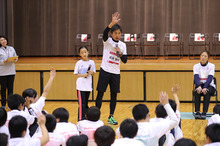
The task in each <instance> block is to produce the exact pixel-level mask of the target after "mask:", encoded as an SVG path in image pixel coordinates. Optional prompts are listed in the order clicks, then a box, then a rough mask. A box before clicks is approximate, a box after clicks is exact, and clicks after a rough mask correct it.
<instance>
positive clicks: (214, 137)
mask: <svg viewBox="0 0 220 146" xmlns="http://www.w3.org/2000/svg"><path fill="white" fill-rule="evenodd" d="M205 134H206V136H207V137H209V139H210V140H211V141H212V142H220V124H211V125H209V126H207V127H206V129H205Z"/></svg>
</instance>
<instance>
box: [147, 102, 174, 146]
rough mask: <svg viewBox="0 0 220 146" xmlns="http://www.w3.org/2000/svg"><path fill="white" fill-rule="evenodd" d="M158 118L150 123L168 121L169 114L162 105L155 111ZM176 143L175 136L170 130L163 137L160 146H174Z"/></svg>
mask: <svg viewBox="0 0 220 146" xmlns="http://www.w3.org/2000/svg"><path fill="white" fill-rule="evenodd" d="M155 114H156V117H155V118H152V119H150V122H157V123H158V122H163V121H166V120H168V118H167V112H166V110H165V108H164V107H163V105H162V104H158V105H157V107H156V110H155ZM174 143H175V139H174V136H173V135H172V134H171V133H170V130H169V131H168V132H167V133H165V134H164V135H163V136H161V137H160V139H159V146H163V145H164V146H173V144H174Z"/></svg>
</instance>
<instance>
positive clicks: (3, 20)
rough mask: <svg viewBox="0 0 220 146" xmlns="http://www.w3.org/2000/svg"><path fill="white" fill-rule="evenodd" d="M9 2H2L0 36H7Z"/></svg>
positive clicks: (0, 6)
mask: <svg viewBox="0 0 220 146" xmlns="http://www.w3.org/2000/svg"><path fill="white" fill-rule="evenodd" d="M6 6H7V2H6V0H0V35H4V36H7V7H6Z"/></svg>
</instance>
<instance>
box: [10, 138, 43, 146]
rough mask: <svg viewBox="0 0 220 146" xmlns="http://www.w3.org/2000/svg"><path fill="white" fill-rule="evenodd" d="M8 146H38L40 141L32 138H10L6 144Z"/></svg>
mask: <svg viewBox="0 0 220 146" xmlns="http://www.w3.org/2000/svg"><path fill="white" fill-rule="evenodd" d="M8 144H9V146H30V145H31V146H40V145H41V142H40V139H34V138H22V137H21V138H11V139H9V142H8Z"/></svg>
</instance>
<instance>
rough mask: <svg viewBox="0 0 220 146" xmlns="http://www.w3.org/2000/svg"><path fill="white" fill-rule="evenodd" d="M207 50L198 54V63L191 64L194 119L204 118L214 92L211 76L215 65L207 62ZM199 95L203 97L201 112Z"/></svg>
mask: <svg viewBox="0 0 220 146" xmlns="http://www.w3.org/2000/svg"><path fill="white" fill-rule="evenodd" d="M209 56H210V54H209V52H208V51H202V53H201V54H200V63H197V64H195V65H194V66H193V73H194V83H195V85H196V87H195V92H194V96H195V112H196V114H195V119H206V113H207V111H208V109H209V102H210V97H211V96H212V95H214V93H215V90H216V89H215V88H216V87H215V84H214V82H213V77H214V73H215V65H214V64H212V63H210V62H208V59H209ZM201 96H204V99H203V101H204V102H203V112H202V114H201V113H200V102H201Z"/></svg>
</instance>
